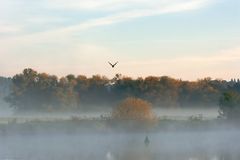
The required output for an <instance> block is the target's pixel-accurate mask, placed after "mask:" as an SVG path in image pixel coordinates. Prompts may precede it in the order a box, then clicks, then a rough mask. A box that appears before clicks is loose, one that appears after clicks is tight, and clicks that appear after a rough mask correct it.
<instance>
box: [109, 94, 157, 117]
mask: <svg viewBox="0 0 240 160" xmlns="http://www.w3.org/2000/svg"><path fill="white" fill-rule="evenodd" d="M112 118H113V119H120V120H152V119H154V118H155V116H154V114H153V111H152V106H151V104H150V103H148V102H147V101H144V100H142V99H139V98H126V99H125V100H123V101H122V102H121V103H120V104H119V105H118V106H117V107H116V108H115V109H114V110H113V112H112Z"/></svg>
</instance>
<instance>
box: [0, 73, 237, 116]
mask: <svg viewBox="0 0 240 160" xmlns="http://www.w3.org/2000/svg"><path fill="white" fill-rule="evenodd" d="M11 81H12V86H11V91H10V94H9V95H8V96H7V98H6V100H7V102H8V103H9V104H10V105H11V106H12V107H14V108H15V109H16V110H17V111H26V110H29V111H31V110H33V111H49V112H51V111H66V110H79V109H80V108H90V109H93V108H94V109H95V108H98V107H102V106H115V105H116V104H117V103H118V102H119V100H121V99H125V98H127V97H136V98H140V99H144V100H146V101H148V102H151V104H152V105H153V106H156V107H195V106H196V107H197V106H201V107H204V106H205V107H211V106H217V105H218V101H219V98H220V97H221V95H222V93H223V92H227V91H230V90H234V91H235V92H236V93H240V82H239V80H235V79H233V80H231V81H225V80H218V79H217V80H212V79H211V78H204V79H200V80H197V81H183V80H181V79H173V78H171V77H167V76H162V77H154V76H149V77H146V78H141V77H139V78H137V79H132V78H131V77H126V76H122V75H121V74H117V75H116V76H115V77H114V78H113V79H108V78H107V77H105V76H100V75H93V76H92V77H86V76H84V75H78V76H75V75H72V74H69V75H67V76H64V77H57V76H55V75H49V74H47V73H38V72H37V71H35V70H33V69H31V68H27V69H24V71H23V72H22V73H20V74H17V75H15V76H14V77H12V79H11ZM0 82H1V81H0ZM1 88H3V89H1ZM4 88H6V87H2V86H1V85H0V94H1V93H2V92H4ZM8 88H9V86H8Z"/></svg>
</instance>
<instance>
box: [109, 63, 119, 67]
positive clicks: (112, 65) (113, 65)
mask: <svg viewBox="0 0 240 160" xmlns="http://www.w3.org/2000/svg"><path fill="white" fill-rule="evenodd" d="M108 63H109V64H110V65H111V67H112V68H114V67H115V66H116V65H117V64H118V62H116V63H114V64H112V63H110V62H108Z"/></svg>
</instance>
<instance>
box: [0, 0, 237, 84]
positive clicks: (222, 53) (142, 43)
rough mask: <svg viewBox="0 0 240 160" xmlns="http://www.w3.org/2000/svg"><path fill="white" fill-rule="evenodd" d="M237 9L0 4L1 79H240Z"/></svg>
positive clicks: (145, 0) (197, 4)
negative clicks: (32, 73)
mask: <svg viewBox="0 0 240 160" xmlns="http://www.w3.org/2000/svg"><path fill="white" fill-rule="evenodd" d="M239 8H240V1H239V0H41V1H33V0H21V1H19V0H0V75H1V76H13V75H15V74H17V73H20V72H22V70H23V69H24V68H33V69H35V70H37V71H38V72H47V73H50V74H55V75H57V76H64V75H67V74H70V73H71V74H75V75H87V76H92V75H95V74H100V75H106V76H107V77H109V78H112V77H114V75H115V74H117V73H121V74H122V75H126V76H131V77H134V78H137V77H140V76H141V77H146V76H149V75H153V76H165V75H166V76H170V77H173V78H181V79H185V80H196V79H201V78H204V77H212V78H214V79H216V78H220V79H227V80H229V79H231V78H240V69H239V68H240V29H239V28H240V9H239ZM108 61H111V62H115V61H119V64H118V65H117V66H116V68H114V69H113V68H111V67H110V65H109V64H108V63H107V62H108Z"/></svg>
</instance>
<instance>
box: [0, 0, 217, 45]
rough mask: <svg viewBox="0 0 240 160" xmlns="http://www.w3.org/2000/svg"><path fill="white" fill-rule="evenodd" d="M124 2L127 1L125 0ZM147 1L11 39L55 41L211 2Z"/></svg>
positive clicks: (181, 0)
mask: <svg viewBox="0 0 240 160" xmlns="http://www.w3.org/2000/svg"><path fill="white" fill-rule="evenodd" d="M62 2H66V1H63V0H62ZM72 2H75V3H76V2H77V1H75V0H72ZM93 2H94V3H97V4H98V3H100V2H102V3H100V4H99V6H101V5H106V4H108V3H110V1H108V0H102V1H99V2H98V1H93ZM120 2H121V1H119V0H117V1H116V2H115V3H113V4H112V5H111V6H115V5H116V6H118V5H120V4H122V2H121V3H120ZM123 2H125V3H126V2H127V1H126V0H124V1H123ZM147 2H148V1H146V0H142V1H141V0H140V1H139V2H138V3H137V1H134V0H132V1H129V3H136V4H139V3H141V4H142V5H141V6H144V4H145V5H146V6H147V7H145V8H141V9H136V8H137V7H136V8H131V9H128V10H126V11H125V10H124V11H120V12H117V13H112V14H110V15H108V16H105V17H101V18H95V19H90V20H87V21H85V22H82V23H79V24H77V25H72V26H68V27H63V28H59V29H55V30H49V31H44V32H40V33H33V34H31V35H25V36H22V37H16V38H15V39H12V38H11V39H10V41H11V42H14V41H17V43H19V41H20V42H26V41H31V42H33V41H34V42H41V41H44V42H46V41H51V40H53V41H55V40H56V37H58V38H57V39H61V38H60V35H61V37H63V39H65V38H66V36H71V33H75V32H81V31H83V30H87V29H91V28H95V27H100V26H107V25H111V24H115V23H120V22H125V21H130V20H132V19H136V18H141V17H147V16H156V15H161V14H168V13H176V12H183V11H190V10H196V9H200V8H202V7H204V6H206V5H208V4H210V2H209V1H207V0H169V1H166V0H162V1H160V2H158V3H157V4H158V5H156V4H155V3H156V2H157V1H155V0H153V1H150V2H148V3H149V4H155V5H147V4H148V3H147ZM154 2H155V3H154ZM211 2H212V1H211ZM62 4H65V3H62ZM93 6H94V5H93ZM107 6H108V5H107ZM4 41H5V42H6V39H4Z"/></svg>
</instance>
